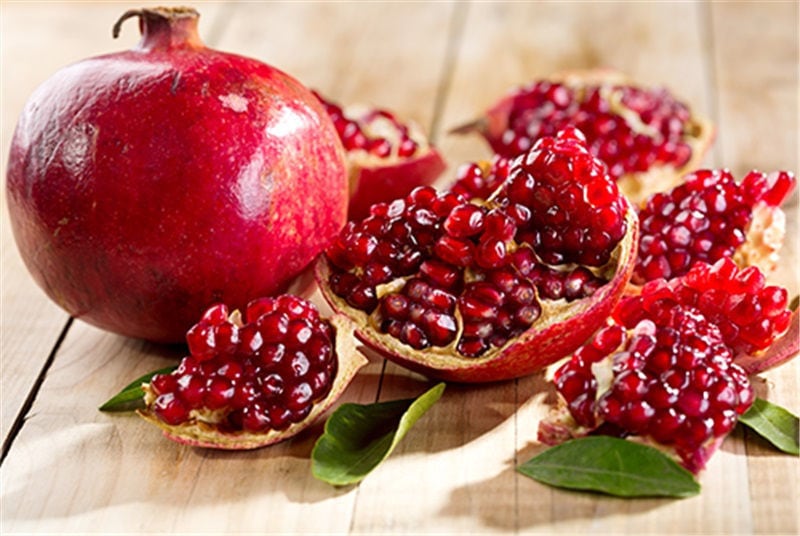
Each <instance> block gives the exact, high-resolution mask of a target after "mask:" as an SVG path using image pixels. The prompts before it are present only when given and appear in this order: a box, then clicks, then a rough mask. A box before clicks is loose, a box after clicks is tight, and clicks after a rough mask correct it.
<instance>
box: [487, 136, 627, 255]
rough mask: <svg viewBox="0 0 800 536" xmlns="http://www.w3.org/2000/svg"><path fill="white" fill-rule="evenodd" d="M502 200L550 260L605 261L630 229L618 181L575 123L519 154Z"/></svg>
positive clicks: (523, 235) (526, 235)
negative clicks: (614, 179) (612, 176)
mask: <svg viewBox="0 0 800 536" xmlns="http://www.w3.org/2000/svg"><path fill="white" fill-rule="evenodd" d="M502 199H503V201H504V202H505V203H507V205H508V210H509V211H512V212H513V213H514V214H515V215H516V216H517V219H518V220H519V226H520V237H519V239H520V241H523V242H527V243H528V244H531V246H532V247H533V249H534V250H535V251H536V253H537V254H538V255H539V256H540V257H541V258H542V260H543V261H544V262H546V263H548V264H565V263H578V264H583V265H588V266H602V265H603V264H605V263H607V262H608V261H609V259H610V256H611V252H612V251H613V249H614V247H615V246H616V244H617V243H618V242H619V241H620V240H621V239H622V237H623V236H624V235H625V232H626V231H627V224H626V220H625V210H626V203H625V201H624V199H623V198H622V197H621V196H620V194H619V190H618V188H617V185H616V183H615V182H614V181H613V180H611V179H610V177H609V175H608V172H607V169H606V166H605V165H604V164H603V163H602V162H600V161H599V160H597V159H596V158H594V157H593V156H592V155H591V154H590V153H589V151H588V149H587V147H586V142H585V139H584V137H583V135H582V134H581V132H580V131H578V130H576V129H574V128H567V129H564V130H563V131H561V132H559V133H558V135H557V136H556V137H554V138H549V137H548V138H543V139H542V140H540V141H539V143H537V144H536V146H535V147H534V148H533V149H532V150H531V151H530V152H528V153H526V154H524V155H522V156H520V157H518V158H517V159H516V160H515V161H514V162H513V163H512V164H511V165H510V167H509V173H508V179H507V180H506V182H505V184H504V186H503V195H502Z"/></svg>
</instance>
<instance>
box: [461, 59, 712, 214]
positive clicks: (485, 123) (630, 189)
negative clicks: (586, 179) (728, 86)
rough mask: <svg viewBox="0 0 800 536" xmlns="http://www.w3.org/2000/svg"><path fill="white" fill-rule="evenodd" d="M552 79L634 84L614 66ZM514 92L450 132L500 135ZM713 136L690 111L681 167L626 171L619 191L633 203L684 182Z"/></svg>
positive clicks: (707, 122) (705, 122)
mask: <svg viewBox="0 0 800 536" xmlns="http://www.w3.org/2000/svg"><path fill="white" fill-rule="evenodd" d="M547 80H549V81H551V82H557V83H562V84H565V85H568V86H571V87H581V86H587V85H628V86H637V85H638V84H637V83H635V82H634V81H633V80H631V79H630V78H629V77H628V76H626V75H625V74H623V73H621V72H619V71H616V70H613V69H605V68H598V69H588V70H573V71H564V72H560V73H556V74H554V75H552V76H550V77H548V78H547ZM515 98H516V91H515V90H512V91H511V92H509V94H507V95H506V96H504V97H503V98H502V99H500V101H498V102H497V104H495V105H494V106H492V107H491V108H489V109H488V110H487V111H486V112H485V114H484V116H483V117H481V118H479V119H477V120H475V121H472V122H470V123H467V124H464V125H461V126H458V127H456V128H454V129H451V131H450V132H451V133H455V134H468V133H472V132H477V133H478V134H480V135H481V136H483V138H484V139H486V141H487V142H490V140H494V139H499V138H501V137H502V135H503V133H504V132H505V130H506V128H507V126H508V120H509V116H510V115H511V111H512V109H513V107H514V100H515ZM715 137H716V127H715V126H714V124H713V123H712V122H711V120H709V119H708V118H705V117H702V116H699V115H696V114H695V113H694V112H692V114H691V117H690V118H689V121H688V122H687V124H686V125H685V136H684V139H683V141H684V142H685V143H686V144H688V145H689V147H690V148H691V150H692V153H691V156H690V157H689V160H688V161H687V162H686V163H685V164H683V165H682V166H675V165H673V164H655V165H653V166H651V167H650V169H648V170H647V171H642V172H634V173H626V174H624V175H622V176H621V177H619V179H618V180H617V185H618V187H619V189H620V191H621V192H622V193H623V194H624V195H625V196H626V197H628V199H630V200H631V201H633V202H634V203H636V204H639V203H641V202H642V201H643V200H645V199H646V198H647V197H648V196H650V195H652V194H654V193H656V192H663V191H666V190H670V189H671V188H674V187H675V186H677V185H678V184H680V183H681V182H682V181H683V176H684V175H685V174H686V173H688V172H690V171H693V170H695V169H697V168H698V167H700V165H701V163H702V162H703V159H704V158H705V156H706V154H707V153H708V150H709V149H710V148H711V145H712V144H713V142H714V139H715Z"/></svg>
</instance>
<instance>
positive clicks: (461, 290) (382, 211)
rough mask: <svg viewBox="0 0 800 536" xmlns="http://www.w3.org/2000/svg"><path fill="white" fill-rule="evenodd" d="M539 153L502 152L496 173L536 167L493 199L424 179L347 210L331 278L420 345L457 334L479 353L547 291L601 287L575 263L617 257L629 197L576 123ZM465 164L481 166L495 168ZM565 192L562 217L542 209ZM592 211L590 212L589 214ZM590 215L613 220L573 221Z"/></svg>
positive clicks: (508, 332) (505, 335)
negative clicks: (366, 211) (364, 212)
mask: <svg viewBox="0 0 800 536" xmlns="http://www.w3.org/2000/svg"><path fill="white" fill-rule="evenodd" d="M531 154H532V155H533V156H532V157H531V156H529V158H528V159H527V160H526V159H525V158H520V159H518V160H515V161H513V162H511V163H509V162H507V161H505V160H500V159H496V160H495V162H494V164H493V165H492V168H491V169H492V170H493V171H489V173H495V174H496V175H497V176H498V177H499V176H501V175H504V174H509V176H516V177H520V181H522V176H523V174H525V175H526V176H529V177H531V179H530V181H527V182H525V183H524V184H522V185H521V186H518V185H511V186H509V182H505V183H503V185H502V186H501V188H500V189H497V190H496V191H495V192H494V193H493V194H492V197H491V198H490V200H488V201H486V202H481V200H480V198H476V199H475V200H473V201H475V202H470V201H468V200H467V199H465V197H464V196H461V195H459V194H457V193H455V192H452V191H451V192H446V193H441V194H438V193H437V192H436V190H434V189H433V188H431V187H419V188H417V189H415V190H414V191H412V192H411V193H410V194H409V195H408V196H406V197H405V198H403V199H398V200H395V201H393V202H391V203H379V204H376V205H374V206H373V207H371V210H370V216H369V217H367V218H365V219H364V220H362V221H360V222H348V223H347V224H346V225H345V227H344V229H343V230H342V232H341V233H340V235H339V236H338V237H337V239H336V240H335V241H334V243H333V244H332V245H331V246H330V247H329V248H328V250H327V252H326V254H327V257H328V260H329V261H330V264H331V266H332V270H331V275H330V277H329V281H328V284H329V288H330V289H331V290H332V291H333V293H335V294H336V295H337V296H340V297H341V298H343V299H344V300H345V301H346V302H347V303H348V304H349V305H350V306H352V307H354V308H356V309H360V310H362V311H364V312H366V313H368V314H370V315H374V316H375V318H374V319H375V320H376V325H378V326H380V329H381V330H382V331H383V332H384V333H388V334H390V335H391V336H392V337H394V338H396V339H398V340H400V341H402V342H404V343H405V344H408V345H409V346H411V347H413V348H416V349H424V348H428V347H430V346H439V347H442V346H449V345H451V344H455V345H456V350H457V352H458V353H459V354H461V355H463V356H470V357H474V356H480V355H483V354H484V353H485V352H486V351H488V350H489V349H490V348H493V347H495V348H496V347H500V346H502V345H504V344H505V343H506V342H507V341H508V340H509V339H511V338H513V337H515V336H517V335H519V334H520V333H522V332H523V331H525V330H526V329H528V328H529V327H530V326H531V325H532V324H533V323H534V322H535V321H536V320H537V319H538V318H539V316H540V314H541V304H540V302H539V300H540V299H542V298H544V299H551V300H561V299H563V300H566V301H573V300H578V299H581V298H585V297H588V296H591V295H592V294H593V293H594V292H595V291H596V290H597V289H598V288H599V287H600V286H602V285H603V284H605V283H606V280H604V279H602V278H600V277H598V276H597V275H595V274H594V273H593V272H592V271H591V270H589V269H588V268H586V267H585V266H574V265H572V264H568V263H573V262H584V261H590V262H588V264H591V265H604V264H605V263H606V262H608V260H609V257H610V252H611V250H613V249H614V248H615V247H616V245H617V243H618V242H619V240H620V239H621V238H622V235H623V234H624V232H625V230H626V224H625V221H624V219H622V220H621V221H617V217H619V218H622V210H623V209H624V206H625V205H624V199H623V198H622V197H621V196H620V195H619V193H618V191H617V187H616V184H615V183H614V181H613V180H611V179H610V178H609V177H608V176H607V175H605V174H603V168H602V164H601V163H600V162H599V161H597V160H596V159H593V158H592V157H591V156H590V155H589V154H588V152H587V151H586V147H585V144H584V142H583V140H582V138H581V137H580V134H579V133H577V132H576V131H574V130H570V131H566V132H563V133H560V134H559V137H558V138H556V139H549V138H548V139H545V140H542V141H541V142H539V143H537V146H536V148H535V150H534V151H533V152H532V153H531ZM531 159H532V160H533V163H531ZM463 169H467V168H463ZM520 170H522V171H520ZM532 171H533V172H535V173H536V177H537V178H532V177H533V175H531V173H532ZM465 173H466V174H469V173H472V175H473V176H474V177H477V176H478V175H479V174H481V176H483V174H485V173H487V168H486V167H481V166H477V165H476V166H475V167H474V169H473V171H467V172H465ZM465 176H466V175H465ZM538 177H541V178H538ZM462 178H463V177H462ZM461 184H462V185H463V184H466V183H461ZM475 184H477V183H475ZM473 185H474V184H473ZM479 186H480V185H479ZM483 186H485V184H484V185H483ZM483 186H481V187H483ZM546 196H549V197H546ZM578 197H580V200H578V199H577V198H578ZM561 202H564V204H563V205H562V206H564V207H567V208H566V209H565V210H563V211H560V212H559V215H560V216H559V217H557V218H556V219H557V220H558V222H557V223H558V225H557V226H556V225H555V224H553V221H554V220H553V219H552V218H551V219H550V220H547V217H544V218H540V217H538V216H537V215H536V214H535V212H536V211H537V210H545V211H549V212H550V213H551V215H552V213H553V209H552V206H551V203H553V204H555V203H561ZM592 203H593V204H592ZM545 204H546V206H545ZM556 206H557V205H556ZM584 211H588V212H589V213H590V214H589V215H588V216H583V215H581V214H579V213H580V212H584ZM589 220H591V221H592V225H600V226H605V227H604V228H605V229H608V232H605V231H596V230H593V229H592V230H588V231H586V230H585V229H583V228H580V229H579V230H578V231H577V232H573V229H574V228H575V227H576V226H577V227H580V226H588V225H589V223H588V222H589ZM540 221H546V223H548V224H550V226H549V227H546V228H545V231H544V235H545V236H547V237H549V236H550V235H551V234H552V233H553V232H555V233H560V234H561V235H562V236H561V237H560V238H559V240H560V242H559V241H557V240H548V239H545V240H541V239H539V238H537V237H538V236H539V235H538V234H537V233H538V229H537V227H536V225H537V224H538V223H539V222H540ZM587 229H588V227H587ZM576 236H577V237H578V238H577V239H576V238H575V237H576ZM558 248H564V249H565V251H566V253H564V254H561V253H560V252H559V249H558ZM598 248H602V249H603V250H602V251H601V250H600V249H598ZM606 249H607V251H605V250H606ZM554 260H555V261H557V262H554V263H553V262H552V261H554ZM543 261H544V262H543ZM545 263H551V264H557V265H559V266H547V265H546V264H545ZM459 324H460V326H459ZM459 333H460V334H461V336H460V338H459V339H458V340H456V338H457V337H458V334H459Z"/></svg>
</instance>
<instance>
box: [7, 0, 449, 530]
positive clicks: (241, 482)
mask: <svg viewBox="0 0 800 536" xmlns="http://www.w3.org/2000/svg"><path fill="white" fill-rule="evenodd" d="M273 7H275V8H277V9H278V10H279V11H280V17H274V18H270V17H273V16H274V15H275V14H274V13H273V11H274V9H273ZM237 9H238V8H237ZM241 9H242V11H239V12H237V11H235V10H228V11H226V12H225V17H226V21H228V22H231V23H232V26H231V28H230V29H225V28H224V25H221V24H220V25H219V26H216V25H215V26H214V27H215V28H217V29H218V31H217V33H216V35H217V36H219V47H220V48H223V49H227V50H230V51H232V52H237V53H240V54H244V55H249V56H254V57H260V55H261V54H260V52H259V50H260V47H266V48H267V49H276V50H282V51H285V52H289V54H288V55H286V56H285V58H284V60H283V61H284V62H286V66H284V68H285V69H286V70H287V71H289V72H292V73H295V74H296V76H298V77H301V78H304V75H303V74H302V69H299V68H297V69H295V68H292V65H291V62H292V61H297V64H298V65H299V66H302V65H303V63H302V58H304V57H305V56H303V54H300V55H299V56H294V55H293V54H292V51H303V52H304V54H309V56H308V57H310V58H312V59H313V62H314V65H319V63H320V59H321V58H325V57H326V56H327V55H328V52H329V51H330V46H331V41H329V40H327V39H324V35H323V36H320V37H319V39H317V40H314V41H312V42H310V43H309V42H307V39H308V36H309V35H314V34H315V32H317V31H318V30H319V29H318V28H317V26H318V25H319V24H320V19H319V13H318V11H317V10H315V9H310V8H309V5H307V4H296V5H291V6H290V5H288V4H280V5H277V4H276V5H275V6H272V5H270V6H265V5H261V6H247V9H246V10H244V8H241ZM324 9H328V8H323V10H324ZM370 9H371V15H369V16H368V17H367V18H366V19H365V18H364V12H363V11H364V10H363V9H360V8H359V7H358V6H356V5H349V6H342V7H340V8H339V9H337V10H336V11H335V12H330V13H328V15H326V16H328V17H334V18H336V19H337V26H336V27H337V28H338V31H343V30H342V27H343V26H344V27H347V28H346V29H348V30H349V31H343V33H342V34H335V35H334V36H333V37H335V38H337V39H345V38H347V36H348V35H351V34H352V35H356V33H357V31H358V30H359V28H360V26H361V25H362V24H365V27H366V28H369V29H370V30H369V32H367V33H368V34H369V36H370V39H371V40H372V41H375V40H379V39H380V38H382V37H383V36H386V35H389V33H390V32H389V30H390V29H391V27H392V26H393V25H394V19H393V17H397V16H398V14H397V10H400V12H401V15H402V12H403V10H407V9H408V8H404V7H402V6H399V5H398V6H397V7H394V8H392V9H389V10H387V9H384V8H381V9H377V8H376V7H373V8H369V9H368V10H370ZM448 11H449V8H448V7H447V6H442V7H437V8H434V12H437V13H440V14H441V15H442V16H444V18H445V19H446V17H447V13H448ZM237 13H238V15H237ZM235 15H236V16H235ZM403 16H405V17H408V13H406V14H405V15H403ZM231 17H233V18H231ZM201 20H206V21H209V17H208V16H207V15H205V16H204V17H203V19H201ZM265 20H271V22H270V23H265V22H264V21H265ZM287 20H288V21H291V22H292V24H290V25H287ZM436 20H441V17H440V18H437V19H436ZM434 22H435V21H434ZM211 23H212V24H217V23H216V21H214V20H211ZM348 25H349V27H348ZM287 27H291V28H293V29H294V30H293V32H292V33H291V35H287V32H286V29H287ZM326 27H327V25H323V27H322V29H323V30H324V29H325V28H326ZM306 28H307V30H306ZM427 29H428V30H430V27H429V28H427ZM312 30H313V31H312ZM262 32H264V33H263V35H264V36H271V38H270V39H271V40H270V39H267V38H262V37H260V36H262ZM331 33H332V32H331ZM430 34H431V35H434V32H430ZM348 39H349V38H348ZM442 39H443V38H442ZM312 43H315V44H314V46H312ZM364 48H365V45H364V44H362V46H359V47H349V48H348V47H344V48H343V49H342V54H341V55H340V56H337V57H334V58H332V59H331V60H330V61H329V63H328V65H330V66H331V72H332V73H337V76H341V77H345V75H346V74H347V73H348V72H349V71H350V70H352V72H353V73H358V76H360V77H361V78H358V76H352V77H351V78H352V79H353V80H354V82H355V83H356V84H363V86H364V87H369V86H370V85H372V86H375V85H377V84H378V83H379V82H380V80H381V79H380V78H378V77H382V76H383V75H382V74H381V72H380V71H378V70H376V69H375V68H374V64H375V63H383V62H386V61H396V60H397V58H396V57H395V58H388V59H387V58H386V57H383V56H380V55H378V57H376V56H375V55H374V54H372V53H370V52H369V50H367V52H366V53H365V52H364ZM396 48H397V47H394V49H395V50H396ZM370 50H375V51H379V50H380V48H379V47H373V48H372V49H370ZM387 50H390V49H387ZM354 66H358V68H354ZM406 67H407V66H406ZM436 67H438V65H433V64H431V69H432V70H431V72H432V73H434V76H435V72H436ZM311 72H320V71H319V69H317V70H313V69H312V70H311ZM323 72H324V71H323ZM322 80H323V81H324V78H323V79H322ZM319 84H320V85H319V87H321V88H323V90H324V89H325V88H324V87H323V85H322V82H320V83H319ZM431 88H435V83H433V84H431ZM340 95H341V97H340ZM350 95H351V96H353V97H357V96H358V94H357V92H354V93H351V94H350ZM395 96H396V97H397V100H396V101H394V102H388V101H389V100H390V99H389V98H388V97H387V102H385V104H386V105H387V106H393V107H394V106H395V105H396V102H404V103H405V104H404V105H405V106H406V108H405V110H400V111H401V113H403V112H404V111H409V110H411V109H412V108H414V105H415V104H420V103H424V102H426V101H428V100H430V99H418V100H417V102H416V103H414V102H412V100H411V99H408V95H407V94H405V93H403V92H401V91H400V90H399V88H398V89H397V90H396V91H395ZM336 97H337V98H345V97H348V95H347V94H346V93H345V92H342V93H341V94H340V93H337V94H336ZM378 97H380V96H378ZM378 100H379V99H378V98H376V101H378ZM380 104H384V102H381V103H380ZM414 110H418V111H414V112H413V113H412V112H409V113H410V114H411V116H412V117H413V116H416V118H417V119H418V120H420V121H425V117H426V115H427V116H430V113H431V111H430V110H425V109H422V108H414ZM315 301H317V303H320V301H321V300H320V298H319V296H316V297H315ZM161 352H163V349H160V348H158V347H150V346H147V345H145V346H143V347H139V346H137V343H134V342H132V341H129V340H126V339H122V338H120V337H116V336H114V335H110V334H106V333H102V332H100V331H98V330H95V329H93V328H91V327H89V326H86V325H84V324H82V323H78V324H76V326H75V327H74V328H73V329H72V330H71V331H70V333H69V334H68V336H67V337H66V339H65V341H64V345H63V346H62V348H61V349H60V351H59V352H58V354H57V356H56V359H55V361H54V365H53V371H52V377H50V376H49V377H48V378H47V380H46V381H45V383H44V385H43V387H42V391H41V392H40V393H39V396H38V398H37V399H36V402H35V404H34V407H33V409H32V412H31V417H30V419H29V420H28V421H27V422H26V426H25V427H24V428H23V430H22V432H21V433H20V435H19V437H18V438H17V441H16V442H15V443H14V445H13V448H12V450H11V453H10V455H9V458H8V459H7V461H6V463H5V464H4V467H3V474H2V478H3V486H2V487H3V490H4V491H3V493H4V498H3V502H4V511H3V514H2V515H3V520H4V526H7V527H8V528H9V529H11V530H14V531H49V530H56V527H57V529H58V530H70V529H71V530H79V531H85V530H91V529H92V528H93V527H96V529H94V530H100V531H110V530H117V531H121V530H131V529H132V528H133V529H136V530H142V531H155V530H162V531H163V530H170V529H172V528H178V529H179V530H181V531H187V530H189V531H190V530H201V529H202V530H216V531H222V532H227V531H235V530H253V529H257V530H262V531H270V532H272V531H275V532H295V531H300V532H309V531H318V530H320V529H321V528H322V527H323V526H322V525H320V523H324V529H325V530H329V531H336V532H344V531H346V530H347V529H348V527H349V526H350V525H351V513H352V511H353V507H354V506H353V505H354V502H353V501H354V498H355V492H354V491H352V492H348V491H344V492H339V491H337V490H335V489H333V488H331V487H330V486H327V485H326V484H323V483H321V482H318V481H316V480H314V479H313V478H312V477H311V475H310V470H309V469H310V467H309V459H308V458H309V454H310V450H311V446H312V445H313V441H314V439H315V438H316V437H317V436H318V435H319V432H320V428H319V426H321V425H318V426H317V427H316V428H315V429H314V430H313V431H311V432H309V433H307V434H304V435H303V436H302V437H300V438H297V439H296V440H293V441H290V442H287V443H285V444H282V445H279V446H276V447H272V448H270V449H263V450H260V451H256V452H253V453H235V454H230V453H229V454H225V453H222V454H220V453H215V452H206V451H201V450H196V449H190V448H186V447H181V446H178V445H175V444H172V443H170V442H168V441H166V440H164V439H163V438H161V437H160V435H159V434H158V433H157V432H156V430H155V429H153V428H152V427H150V426H149V425H146V424H145V423H143V422H138V420H137V419H130V418H124V417H123V418H119V417H112V416H107V415H102V414H99V413H98V412H97V411H96V410H95V407H96V406H97V405H98V404H99V403H100V402H102V400H104V399H105V398H107V397H108V396H110V394H112V393H113V392H114V391H115V390H116V389H118V388H119V387H121V386H122V385H124V383H126V382H127V381H129V380H130V379H131V378H134V377H136V376H137V375H139V374H142V373H144V372H145V371H148V370H153V369H154V368H158V367H159V366H163V364H164V362H165V359H167V357H166V356H164V357H162V358H161V359H159V358H158V354H159V353H161ZM171 357H172V358H174V357H176V356H175V355H171ZM98 359H99V360H102V363H103V364H102V365H101V366H98V365H95V363H96V362H97V360H98ZM381 370H382V362H381V361H380V360H377V361H375V362H374V363H373V364H371V365H369V366H368V367H367V368H366V369H365V370H364V371H363V372H362V373H361V374H360V375H359V378H358V380H357V381H356V382H354V385H352V386H351V387H350V389H348V391H347V393H346V395H345V397H343V400H342V401H343V402H344V401H362V402H371V401H374V400H375V398H376V396H377V392H378V384H379V381H380V375H381ZM62 386H63V387H62ZM87 401H88V402H87ZM65 416H66V417H67V418H66V419H64V417H65ZM62 421H64V422H62ZM45 430H47V431H48V432H47V435H49V436H50V437H51V440H52V439H53V438H55V440H56V441H58V443H59V445H60V454H61V456H63V459H62V458H60V461H59V465H58V470H54V469H53V467H52V466H51V465H50V461H48V460H52V456H51V457H49V458H48V457H47V456H45V454H44V452H45V451H46V449H47V448H49V447H48V445H50V446H51V445H52V443H51V442H50V441H48V440H45V439H44V437H45ZM95 431H96V432H97V433H94V432H95ZM98 437H101V438H103V439H102V440H100V441H98ZM109 438H110V439H109ZM88 459H92V460H95V462H94V467H93V465H92V464H90V463H88V462H87V460H88ZM206 460H208V461H206ZM92 467H93V469H92ZM142 467H146V470H142ZM98 471H99V472H101V473H102V474H103V475H104V476H106V477H107V480H106V484H105V485H103V486H102V487H100V488H99V489H98V488H96V486H95V489H94V490H93V491H85V492H83V493H78V492H76V490H78V489H84V490H90V489H92V487H93V486H92V485H91V484H92V482H93V481H94V479H95V475H96V474H97V472H98ZM254 473H256V474H257V477H256V478H253V475H254ZM32 479H39V480H41V481H43V485H42V487H40V488H39V489H38V490H37V489H33V488H29V487H27V486H24V485H22V484H19V485H15V484H14V483H22V482H28V481H31V480H32ZM34 496H37V497H40V500H36V501H32V500H31V498H32V497H34ZM153 508H156V509H157V510H158V515H156V516H153V515H148V512H149V511H152V509H153ZM309 509H311V510H312V511H313V515H308V510H309ZM63 518H66V519H68V521H67V522H66V523H64V522H63V521H62V519H63ZM56 519H58V520H59V521H58V522H57V524H56V522H54V520H56ZM132 523H133V524H132Z"/></svg>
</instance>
